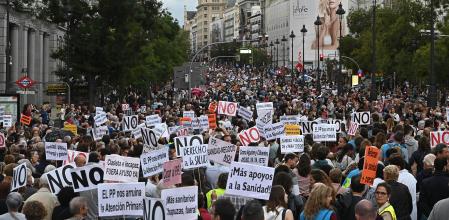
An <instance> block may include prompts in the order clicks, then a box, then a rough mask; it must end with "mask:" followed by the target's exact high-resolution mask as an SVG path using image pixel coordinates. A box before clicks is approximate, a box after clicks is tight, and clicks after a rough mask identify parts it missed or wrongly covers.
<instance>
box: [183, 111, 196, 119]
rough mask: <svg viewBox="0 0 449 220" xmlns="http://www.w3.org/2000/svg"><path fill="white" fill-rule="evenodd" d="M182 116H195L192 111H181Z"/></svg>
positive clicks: (191, 117)
mask: <svg viewBox="0 0 449 220" xmlns="http://www.w3.org/2000/svg"><path fill="white" fill-rule="evenodd" d="M182 117H183V118H190V119H193V118H195V112H194V111H183V112H182Z"/></svg>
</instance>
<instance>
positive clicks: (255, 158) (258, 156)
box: [239, 146, 270, 166]
mask: <svg viewBox="0 0 449 220" xmlns="http://www.w3.org/2000/svg"><path fill="white" fill-rule="evenodd" d="M269 154H270V148H269V147H251V146H249V147H247V146H240V148H239V162H242V163H249V164H255V165H259V166H268V156H269Z"/></svg>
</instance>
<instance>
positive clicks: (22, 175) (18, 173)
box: [11, 163, 27, 191]
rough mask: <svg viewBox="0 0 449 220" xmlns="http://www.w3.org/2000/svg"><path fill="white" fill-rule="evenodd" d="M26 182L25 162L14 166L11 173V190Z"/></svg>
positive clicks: (24, 184)
mask: <svg viewBox="0 0 449 220" xmlns="http://www.w3.org/2000/svg"><path fill="white" fill-rule="evenodd" d="M26 184H27V167H26V163H21V164H20V165H18V166H17V167H14V169H13V173H12V183H11V191H14V190H16V189H18V188H20V187H22V186H26Z"/></svg>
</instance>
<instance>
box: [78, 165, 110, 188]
mask: <svg viewBox="0 0 449 220" xmlns="http://www.w3.org/2000/svg"><path fill="white" fill-rule="evenodd" d="M70 174H71V176H72V183H73V184H72V187H73V191H75V192H82V191H87V190H91V189H96V188H97V185H98V184H100V183H103V176H104V172H103V168H102V167H101V165H100V164H92V165H87V166H83V167H76V168H73V169H72V170H71V172H70Z"/></svg>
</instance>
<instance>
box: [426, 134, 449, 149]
mask: <svg viewBox="0 0 449 220" xmlns="http://www.w3.org/2000/svg"><path fill="white" fill-rule="evenodd" d="M440 143H443V144H446V145H449V131H432V132H430V147H431V148H434V147H435V146H437V144H440Z"/></svg>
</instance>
